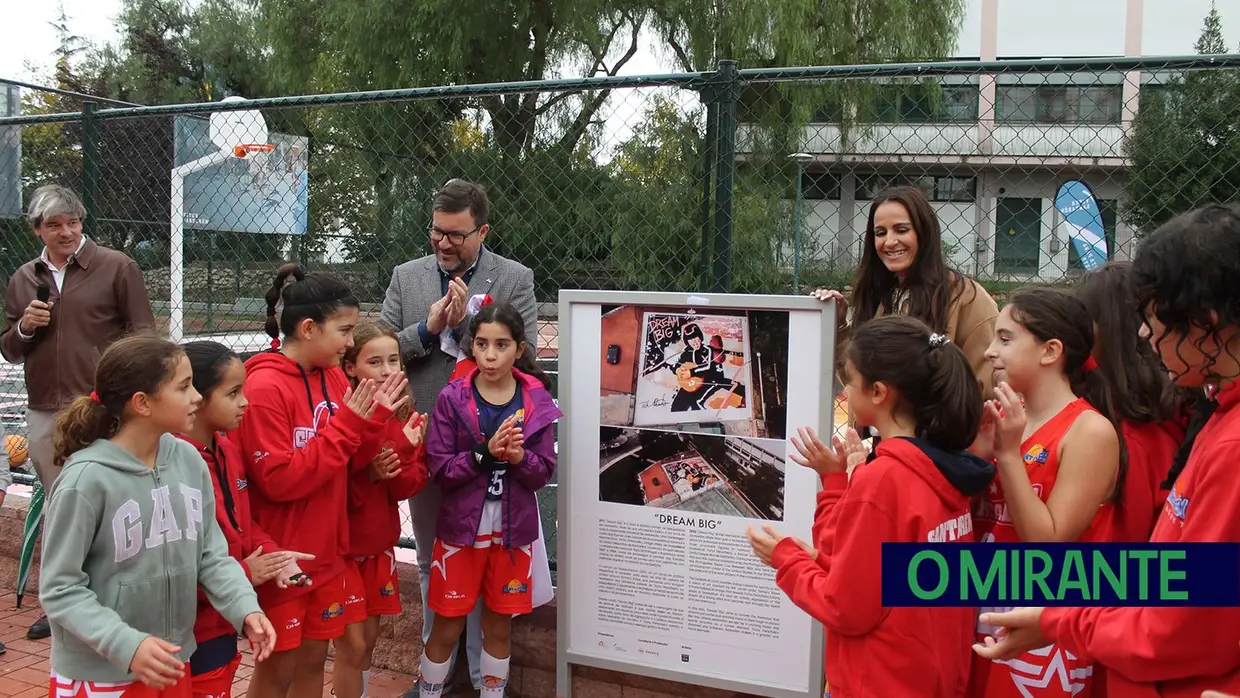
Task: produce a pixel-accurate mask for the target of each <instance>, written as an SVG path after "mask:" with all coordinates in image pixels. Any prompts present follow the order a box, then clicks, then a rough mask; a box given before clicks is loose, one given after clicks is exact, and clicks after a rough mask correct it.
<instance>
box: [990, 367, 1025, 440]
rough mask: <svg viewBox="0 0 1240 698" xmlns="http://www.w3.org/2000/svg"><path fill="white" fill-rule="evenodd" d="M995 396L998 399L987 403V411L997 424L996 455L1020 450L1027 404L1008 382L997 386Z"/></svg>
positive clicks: (1023, 435) (1023, 436)
mask: <svg viewBox="0 0 1240 698" xmlns="http://www.w3.org/2000/svg"><path fill="white" fill-rule="evenodd" d="M995 397H996V398H997V399H995V400H991V401H990V402H989V403H987V405H986V411H987V412H989V413H990V415H989V417H990V419H991V420H992V421H993V422H994V424H995V455H996V456H997V455H999V454H1001V453H1005V452H1007V453H1014V452H1017V451H1020V442H1021V441H1023V440H1024V438H1025V424H1026V421H1027V419H1026V417H1025V405H1024V403H1022V402H1021V401H1020V395H1018V394H1017V393H1016V391H1015V390H1012V386H1010V385H1008V384H1007V383H1000V384H999V385H997V386H995ZM983 421H984V420H983Z"/></svg>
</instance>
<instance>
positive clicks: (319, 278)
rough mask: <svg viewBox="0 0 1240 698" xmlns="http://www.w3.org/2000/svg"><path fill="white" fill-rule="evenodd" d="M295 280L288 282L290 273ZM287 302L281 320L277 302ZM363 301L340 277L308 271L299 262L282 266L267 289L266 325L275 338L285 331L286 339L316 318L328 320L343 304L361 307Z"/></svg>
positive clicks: (293, 335) (317, 320) (318, 322)
mask: <svg viewBox="0 0 1240 698" xmlns="http://www.w3.org/2000/svg"><path fill="white" fill-rule="evenodd" d="M290 276H291V277H293V283H291V284H286V282H287V281H288V278H289V277H290ZM280 303H283V307H282V308H281V310H280V316H279V320H278V321H277V319H276V305H278V304H280ZM361 307H362V306H361V303H358V302H357V298H356V297H355V296H354V295H353V291H351V290H349V287H348V285H346V284H345V283H344V282H343V281H341V280H340V279H337V278H336V277H334V276H332V275H331V274H323V273H319V272H315V273H311V274H307V273H306V272H305V270H304V269H302V268H301V265H300V264H298V263H297V262H289V263H287V264H285V265H283V266H281V267H280V269H279V271H277V272H276V276H275V279H274V280H273V281H272V282H271V288H270V289H268V290H267V322H266V323H265V325H264V329H266V330H267V334H268V335H269V336H270V337H271V338H272V339H275V340H278V339H280V335H281V333H283V335H284V339H285V341H288V340H289V339H294V338H296V336H297V325H298V324H300V323H301V322H302V321H303V320H307V319H308V320H312V321H314V323H315V324H316V325H321V324H323V323H324V322H327V318H329V317H331V316H332V315H333V314H335V313H336V311H338V310H340V309H341V308H361Z"/></svg>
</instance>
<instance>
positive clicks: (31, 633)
mask: <svg viewBox="0 0 1240 698" xmlns="http://www.w3.org/2000/svg"><path fill="white" fill-rule="evenodd" d="M51 636H52V626H51V624H50V623H48V622H47V616H39V619H38V620H36V621H35V622H34V625H32V626H30V630H27V631H26V639H27V640H45V639H47V638H49V637H51Z"/></svg>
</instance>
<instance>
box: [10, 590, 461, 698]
mask: <svg viewBox="0 0 1240 698" xmlns="http://www.w3.org/2000/svg"><path fill="white" fill-rule="evenodd" d="M16 603H17V597H16V596H14V595H13V593H12V592H8V591H6V592H4V593H2V594H0V609H3V610H0V614H2V615H0V642H3V643H4V644H5V646H7V648H8V652H6V653H5V654H2V655H0V698H47V688H48V677H49V672H50V671H51V668H50V666H49V665H48V661H47V656H48V651H49V650H50V649H51V641H50V640H40V641H38V642H31V641H30V640H27V639H26V628H28V627H29V626H30V624H31V623H33V622H34V621H35V619H37V618H38V617H39V613H40V611H39V604H38V600H36V599H32V598H29V597H27V598H26V599H24V600H23V601H22V608H21V609H20V610H13V609H14V607H15V606H16ZM331 666H332V664H331V660H328V662H327V675H326V677H325V678H326V685H324V686H323V696H324V697H325V698H326V697H330V696H331ZM253 672H254V662H253V660H252V659H251V658H250V655H249V654H248V653H245V654H244V655H243V659H242V665H241V668H240V669H239V670H238V671H237V680H236V682H235V683H234V684H233V693H232V694H233V696H234V698H236V697H237V696H244V695H245V691H246V688H247V687H248V686H249V684H250V674H252V673H253ZM411 686H413V677H412V676H407V675H405V674H397V673H394V672H391V671H386V670H375V671H373V672H372V673H371V675H370V691H369V693H368V695H370V696H371V697H372V698H393V697H397V696H400V695H401V694H403V693H404V692H405V691H407V690H409V688H410V687H411ZM465 695H468V694H465Z"/></svg>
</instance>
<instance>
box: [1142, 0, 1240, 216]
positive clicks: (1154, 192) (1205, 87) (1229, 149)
mask: <svg viewBox="0 0 1240 698" xmlns="http://www.w3.org/2000/svg"><path fill="white" fill-rule="evenodd" d="M1195 48H1196V51H1197V53H1198V54H1201V55H1211V54H1220V53H1226V52H1227V45H1226V42H1225V41H1224V39H1223V27H1222V19H1221V18H1220V16H1219V13H1218V10H1217V8H1215V7H1213V6H1212V7H1211V8H1210V13H1209V14H1208V15H1207V16H1206V19H1205V25H1204V27H1203V28H1202V32H1201V36H1200V38H1199V39H1198V40H1197V44H1196V47H1195ZM1236 114H1240V70H1235V69H1207V70H1199V71H1191V72H1188V73H1186V74H1183V75H1179V76H1175V77H1174V78H1172V79H1171V80H1169V81H1167V82H1166V83H1164V85H1163V86H1161V87H1160V88H1156V89H1152V90H1146V91H1143V93H1142V95H1141V109H1140V112H1139V113H1138V115H1137V118H1136V120H1135V122H1134V124H1133V128H1132V133H1131V135H1130V136H1129V137H1128V139H1127V141H1126V142H1125V145H1124V148H1125V152H1126V154H1127V156H1128V158H1129V160H1130V163H1131V164H1130V166H1129V168H1128V176H1127V180H1126V181H1125V183H1124V193H1125V197H1126V198H1127V203H1126V206H1125V207H1124V209H1123V213H1122V216H1123V219H1124V221H1125V222H1126V223H1128V224H1129V225H1130V226H1132V227H1133V229H1134V230H1135V231H1136V233H1137V235H1138V236H1140V235H1145V234H1149V233H1150V232H1153V230H1154V229H1155V228H1157V227H1158V226H1159V225H1162V224H1163V223H1165V222H1167V221H1168V220H1170V219H1171V218H1173V217H1175V216H1176V215H1179V214H1181V213H1184V212H1185V211H1188V210H1190V209H1193V208H1197V207H1200V206H1203V205H1205V204H1209V203H1225V202H1229V201H1234V200H1236V198H1237V192H1240V125H1238V124H1237V122H1236Z"/></svg>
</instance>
